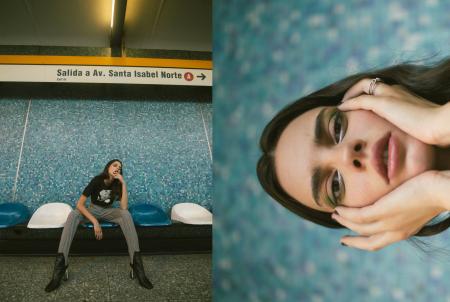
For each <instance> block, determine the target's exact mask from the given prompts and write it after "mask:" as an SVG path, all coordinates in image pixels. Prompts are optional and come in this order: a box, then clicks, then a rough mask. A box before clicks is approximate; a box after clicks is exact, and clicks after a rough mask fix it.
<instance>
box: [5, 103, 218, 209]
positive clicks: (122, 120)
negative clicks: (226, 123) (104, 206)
mask: <svg viewBox="0 0 450 302" xmlns="http://www.w3.org/2000/svg"><path fill="white" fill-rule="evenodd" d="M211 110H212V106H211V104H209V103H189V102H165V101H164V102H158V101H107V100H105V101H98V100H95V101H94V100H93V101H86V100H38V99H32V100H5V99H2V100H0V131H1V132H0V142H1V147H0V185H1V186H0V201H2V202H5V201H12V200H14V201H16V202H20V203H24V204H26V205H27V206H29V207H30V208H31V209H32V210H35V209H37V208H38V207H39V206H40V205H42V204H44V203H47V202H66V203H70V204H75V203H76V201H77V200H78V198H79V196H80V195H81V192H82V191H83V189H84V187H85V186H86V185H87V183H88V182H89V180H90V179H91V178H92V177H93V176H95V175H97V174H99V173H100V172H101V171H102V170H103V168H104V166H105V165H106V163H107V162H108V161H109V160H110V159H113V158H118V159H121V160H122V162H123V172H124V178H125V180H126V181H127V184H128V191H129V203H130V205H132V204H134V203H137V202H150V203H152V204H157V205H159V206H161V207H162V208H163V209H164V210H165V211H166V212H168V213H169V211H170V209H171V207H172V206H173V205H174V204H176V203H180V202H195V203H198V204H200V205H202V206H204V207H206V208H208V209H210V210H212V159H211V153H210V148H211V147H210V145H211V137H210V135H211V128H212V119H211V116H212V112H211ZM27 114H28V118H26V117H27ZM208 135H209V136H208ZM22 142H23V148H22V154H21V156H20V150H21V146H22ZM19 158H20V164H19ZM17 171H18V177H17V179H16V173H17ZM14 185H16V190H15V192H14Z"/></svg>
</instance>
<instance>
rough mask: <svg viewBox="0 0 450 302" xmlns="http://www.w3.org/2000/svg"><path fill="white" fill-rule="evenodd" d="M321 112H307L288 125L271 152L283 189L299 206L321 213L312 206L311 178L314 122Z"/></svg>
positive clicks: (320, 208)
mask: <svg viewBox="0 0 450 302" xmlns="http://www.w3.org/2000/svg"><path fill="white" fill-rule="evenodd" d="M323 108H324V107H317V108H314V109H311V110H309V111H307V112H305V113H303V114H302V115H300V116H298V117H297V118H295V119H294V120H293V121H291V123H290V124H289V125H288V126H287V127H286V129H284V131H283V132H282V134H281V136H280V139H279V140H278V144H277V147H276V148H275V170H276V174H277V177H278V180H279V182H280V184H281V186H282V187H283V189H284V190H285V191H286V192H287V193H288V194H289V195H291V196H292V197H294V198H295V199H296V200H297V201H299V202H301V203H302V204H304V205H306V206H308V207H310V208H313V209H316V210H321V211H324V210H325V209H324V208H322V207H320V206H318V205H317V204H316V203H315V202H314V199H313V195H312V189H311V176H312V169H313V167H314V166H315V162H316V157H315V156H316V155H317V152H316V151H317V147H316V146H315V144H314V128H315V122H316V117H317V115H318V114H319V112H320V111H321V110H322V109H323ZM330 211H331V210H330Z"/></svg>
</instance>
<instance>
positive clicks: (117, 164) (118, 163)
mask: <svg viewBox="0 0 450 302" xmlns="http://www.w3.org/2000/svg"><path fill="white" fill-rule="evenodd" d="M111 166H119V167H122V165H121V164H120V162H118V161H115V162H113V163H112V164H111Z"/></svg>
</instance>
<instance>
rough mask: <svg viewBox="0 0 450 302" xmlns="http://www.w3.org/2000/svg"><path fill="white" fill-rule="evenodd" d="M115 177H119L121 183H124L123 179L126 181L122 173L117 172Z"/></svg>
mask: <svg viewBox="0 0 450 302" xmlns="http://www.w3.org/2000/svg"><path fill="white" fill-rule="evenodd" d="M114 178H115V179H118V180H119V181H120V182H121V183H123V181H124V180H123V176H122V174H119V173H115V174H114Z"/></svg>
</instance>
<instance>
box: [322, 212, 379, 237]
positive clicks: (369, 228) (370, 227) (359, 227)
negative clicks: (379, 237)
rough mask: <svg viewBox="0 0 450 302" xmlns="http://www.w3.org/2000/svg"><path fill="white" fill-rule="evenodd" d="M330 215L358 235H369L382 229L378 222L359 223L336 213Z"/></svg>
mask: <svg viewBox="0 0 450 302" xmlns="http://www.w3.org/2000/svg"><path fill="white" fill-rule="evenodd" d="M331 217H332V218H333V219H334V220H336V221H337V222H339V223H340V224H341V225H343V226H345V227H346V228H348V229H350V230H352V231H353V232H356V233H358V234H359V235H363V236H369V235H373V234H376V233H380V232H382V231H383V225H382V224H381V223H378V222H374V223H369V224H360V223H355V222H352V221H350V220H348V219H345V218H343V217H341V216H339V215H336V214H332V215H331Z"/></svg>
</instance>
